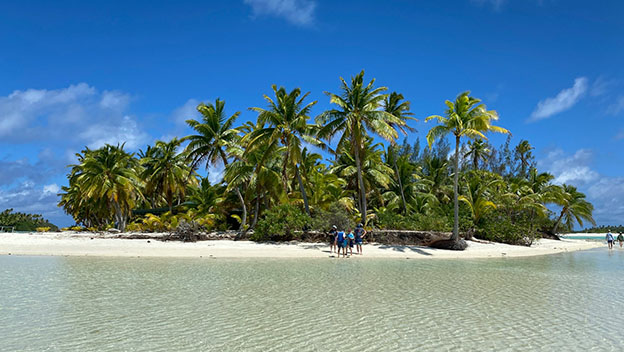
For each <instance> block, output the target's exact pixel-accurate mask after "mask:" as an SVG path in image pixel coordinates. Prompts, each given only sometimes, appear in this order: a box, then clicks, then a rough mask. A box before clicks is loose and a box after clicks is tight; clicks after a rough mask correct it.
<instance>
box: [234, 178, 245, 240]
mask: <svg viewBox="0 0 624 352" xmlns="http://www.w3.org/2000/svg"><path fill="white" fill-rule="evenodd" d="M236 195H237V196H238V199H239V200H240V202H241V206H242V208H243V217H242V219H241V224H240V228H239V230H241V231H242V230H245V225H246V224H247V206H246V205H245V199H244V198H243V195H242V194H241V192H240V189H239V188H238V187H236Z"/></svg>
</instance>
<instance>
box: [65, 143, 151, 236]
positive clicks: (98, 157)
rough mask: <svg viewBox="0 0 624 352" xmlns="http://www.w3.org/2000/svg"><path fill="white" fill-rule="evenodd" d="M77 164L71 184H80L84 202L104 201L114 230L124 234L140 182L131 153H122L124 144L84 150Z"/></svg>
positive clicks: (137, 194) (136, 162)
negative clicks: (114, 224)
mask: <svg viewBox="0 0 624 352" xmlns="http://www.w3.org/2000/svg"><path fill="white" fill-rule="evenodd" d="M79 161H80V164H78V165H72V166H73V168H74V170H73V171H72V179H71V180H70V187H71V184H72V183H75V184H77V185H79V187H80V196H81V197H84V199H85V200H86V201H87V202H93V203H98V202H101V201H103V202H105V204H106V205H107V209H108V210H109V211H108V213H109V214H110V213H111V210H112V214H111V215H112V217H114V219H115V222H116V224H117V228H118V229H119V230H121V231H125V229H126V223H127V220H128V218H129V217H130V215H131V213H132V209H133V208H134V206H135V204H136V203H137V201H138V200H139V199H141V198H142V197H143V195H142V194H141V186H142V185H141V182H140V180H139V177H138V175H137V170H138V169H139V168H140V165H139V163H138V160H137V159H136V158H135V157H134V154H130V153H127V152H126V151H124V150H123V145H121V146H112V145H108V144H107V145H105V146H104V147H102V148H100V149H97V150H89V149H86V150H84V151H83V155H82V157H79Z"/></svg>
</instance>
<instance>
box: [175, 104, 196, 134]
mask: <svg viewBox="0 0 624 352" xmlns="http://www.w3.org/2000/svg"><path fill="white" fill-rule="evenodd" d="M197 105H199V101H198V100H197V99H189V100H187V101H186V103H184V105H182V106H180V107H179V108H177V109H175V110H173V113H171V120H172V121H173V123H174V124H175V125H176V126H177V127H186V120H191V119H194V120H198V119H199V118H200V114H199V112H198V111H197Z"/></svg>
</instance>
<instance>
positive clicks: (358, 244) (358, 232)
mask: <svg viewBox="0 0 624 352" xmlns="http://www.w3.org/2000/svg"><path fill="white" fill-rule="evenodd" d="M354 234H355V252H356V253H357V254H359V255H362V242H363V240H364V236H366V230H364V225H362V224H361V223H360V224H358V225H357V227H356V228H355V231H354Z"/></svg>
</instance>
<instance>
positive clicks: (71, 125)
mask: <svg viewBox="0 0 624 352" xmlns="http://www.w3.org/2000/svg"><path fill="white" fill-rule="evenodd" d="M131 102H132V96H131V95H130V94H127V93H124V92H120V91H100V90H98V89H96V88H95V87H92V86H89V85H88V84H85V83H80V84H76V85H71V86H69V87H65V88H61V89H27V90H17V91H14V92H13V93H11V94H9V95H7V96H0V170H1V172H0V210H3V209H5V208H14V209H15V210H16V211H22V212H30V213H39V214H43V215H44V216H45V217H46V218H48V219H50V220H52V221H53V222H55V223H57V224H59V225H68V224H71V223H72V222H73V221H72V220H71V218H70V217H68V216H67V215H65V214H64V213H63V211H62V210H61V209H59V208H58V207H57V204H58V201H59V197H58V196H57V194H58V192H59V191H60V185H64V184H65V181H64V180H65V174H66V173H67V165H68V164H71V163H74V162H75V161H76V156H75V153H76V152H78V151H80V150H81V149H83V148H84V147H85V146H88V147H90V148H98V147H101V146H102V145H104V144H107V143H108V144H117V143H125V146H126V149H128V150H137V149H139V148H142V147H144V146H145V144H147V143H149V142H152V141H153V140H154V139H155V138H154V137H157V136H151V135H150V134H148V133H147V132H145V131H146V130H147V129H146V128H145V126H144V125H143V124H142V121H146V120H145V119H143V120H142V119H139V118H138V117H136V116H134V115H133V114H131V113H130V112H129V108H130V104H131ZM196 105H197V101H196V100H193V99H190V100H188V101H187V102H186V103H185V104H184V105H183V106H181V107H180V108H178V109H176V110H174V112H173V113H172V114H170V115H169V116H165V118H164V119H163V120H165V121H166V122H165V123H162V121H161V122H160V123H159V125H158V128H159V131H160V133H162V131H167V132H168V133H183V132H184V131H182V130H181V129H180V128H181V126H182V125H183V124H184V120H185V119H187V118H196V117H197V115H195V114H197V111H195V106H196ZM156 133H159V132H156Z"/></svg>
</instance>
